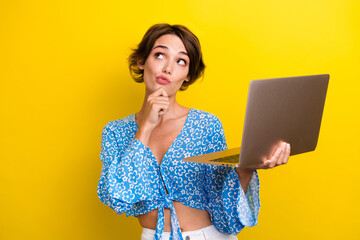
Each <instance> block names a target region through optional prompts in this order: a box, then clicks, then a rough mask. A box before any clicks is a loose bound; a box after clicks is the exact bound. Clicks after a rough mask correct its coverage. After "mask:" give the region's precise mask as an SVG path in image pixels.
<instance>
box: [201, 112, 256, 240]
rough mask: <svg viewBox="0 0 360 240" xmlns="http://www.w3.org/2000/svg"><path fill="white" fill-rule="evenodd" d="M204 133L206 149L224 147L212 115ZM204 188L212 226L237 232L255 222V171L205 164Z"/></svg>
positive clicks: (218, 149) (224, 230)
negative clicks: (207, 144) (206, 131)
mask: <svg viewBox="0 0 360 240" xmlns="http://www.w3.org/2000/svg"><path fill="white" fill-rule="evenodd" d="M209 129H212V130H211V132H209V133H208V135H207V139H208V142H209V151H208V153H210V152H215V151H222V150H225V149H226V148H227V146H226V140H225V135H224V130H223V127H222V124H221V122H220V121H219V119H217V118H215V120H214V121H213V125H212V126H210V127H209ZM205 191H206V192H207V196H208V211H209V213H210V216H211V221H212V223H213V224H214V225H215V227H216V228H217V229H218V230H219V231H222V232H225V233H228V234H237V233H239V232H240V231H241V230H242V229H243V228H244V227H245V226H248V227H249V226H254V225H256V224H257V216H258V213H259V208H260V201H259V179H258V175H257V172H256V171H251V172H246V175H242V174H241V173H239V174H238V173H237V171H236V170H235V169H233V168H230V167H223V166H214V165H206V171H205Z"/></svg>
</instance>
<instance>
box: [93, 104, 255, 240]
mask: <svg viewBox="0 0 360 240" xmlns="http://www.w3.org/2000/svg"><path fill="white" fill-rule="evenodd" d="M137 130H138V126H137V124H136V121H135V114H132V115H130V116H127V117H125V118H124V119H119V120H115V121H111V122H109V123H108V124H107V125H106V126H105V127H104V129H103V133H102V143H101V153H100V159H101V161H102V164H103V166H102V170H101V177H100V180H99V185H98V189H97V193H98V196H99V198H100V200H101V201H102V202H103V203H104V204H106V205H107V206H109V207H111V208H112V209H113V210H115V211H116V213H118V214H121V213H124V212H126V216H137V215H141V214H145V213H148V212H150V211H152V210H154V209H158V219H157V226H156V234H155V237H154V239H156V240H160V239H161V234H162V232H163V229H164V208H169V209H170V210H171V234H170V239H172V240H178V239H180V240H182V235H181V231H180V227H179V222H178V219H177V216H176V212H175V208H174V206H173V201H179V202H181V203H182V204H184V205H186V206H189V207H192V208H196V209H202V210H207V211H208V212H209V213H210V217H211V221H212V223H213V224H214V225H215V227H216V228H217V229H218V230H219V231H221V232H224V233H227V234H237V233H239V232H240V231H241V230H242V229H243V228H244V226H247V227H249V226H254V225H256V224H257V216H258V213H259V208H260V201H259V179H258V175H257V172H256V171H255V172H254V174H253V175H252V177H251V179H250V183H249V186H248V189H247V192H246V194H244V191H243V189H242V187H241V185H240V181H239V178H238V175H237V173H236V171H235V170H234V169H233V168H231V167H223V166H216V165H208V164H200V163H190V162H183V161H181V159H183V158H185V157H190V156H196V155H200V154H206V153H211V152H216V151H221V150H225V149H226V148H227V145H226V141H225V136H224V130H223V127H222V124H221V122H220V120H219V119H218V118H217V117H216V116H214V115H212V114H210V113H207V112H204V111H201V110H195V109H190V112H189V114H188V116H187V119H186V122H185V125H184V127H183V129H182V130H181V132H180V133H179V135H178V136H177V138H176V139H175V140H174V142H173V143H172V145H171V146H170V148H169V149H168V151H167V152H166V154H165V156H164V158H163V159H162V162H161V164H158V162H157V160H156V159H155V157H154V155H153V153H152V152H151V150H150V148H149V147H145V146H144V145H143V144H142V143H141V142H140V141H139V140H137V139H134V136H135V134H136V132H137ZM166 189H167V190H168V193H166Z"/></svg>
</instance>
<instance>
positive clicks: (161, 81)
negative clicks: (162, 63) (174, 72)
mask: <svg viewBox="0 0 360 240" xmlns="http://www.w3.org/2000/svg"><path fill="white" fill-rule="evenodd" d="M156 82H157V83H159V84H161V85H168V84H169V83H170V80H169V79H168V78H167V77H165V76H159V77H157V78H156Z"/></svg>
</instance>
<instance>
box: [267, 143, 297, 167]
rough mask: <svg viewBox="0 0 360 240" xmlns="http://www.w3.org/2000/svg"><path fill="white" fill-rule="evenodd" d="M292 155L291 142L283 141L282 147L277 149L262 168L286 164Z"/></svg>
mask: <svg viewBox="0 0 360 240" xmlns="http://www.w3.org/2000/svg"><path fill="white" fill-rule="evenodd" d="M289 157H290V144H289V143H286V142H283V143H281V145H280V147H278V149H276V151H275V153H274V154H273V155H272V157H271V159H268V160H266V161H265V162H264V163H263V166H261V169H269V168H274V167H277V166H280V165H283V164H286V163H287V162H288V160H289Z"/></svg>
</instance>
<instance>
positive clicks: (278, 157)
mask: <svg viewBox="0 0 360 240" xmlns="http://www.w3.org/2000/svg"><path fill="white" fill-rule="evenodd" d="M289 157H290V144H289V143H286V142H283V143H281V145H280V147H278V148H277V149H276V151H275V153H274V154H273V155H272V157H271V159H268V160H266V161H264V162H263V163H260V164H257V165H253V166H249V167H246V168H239V169H237V170H238V171H245V172H252V171H254V170H257V169H269V168H274V167H277V166H280V165H283V164H286V163H287V162H288V160H289Z"/></svg>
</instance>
